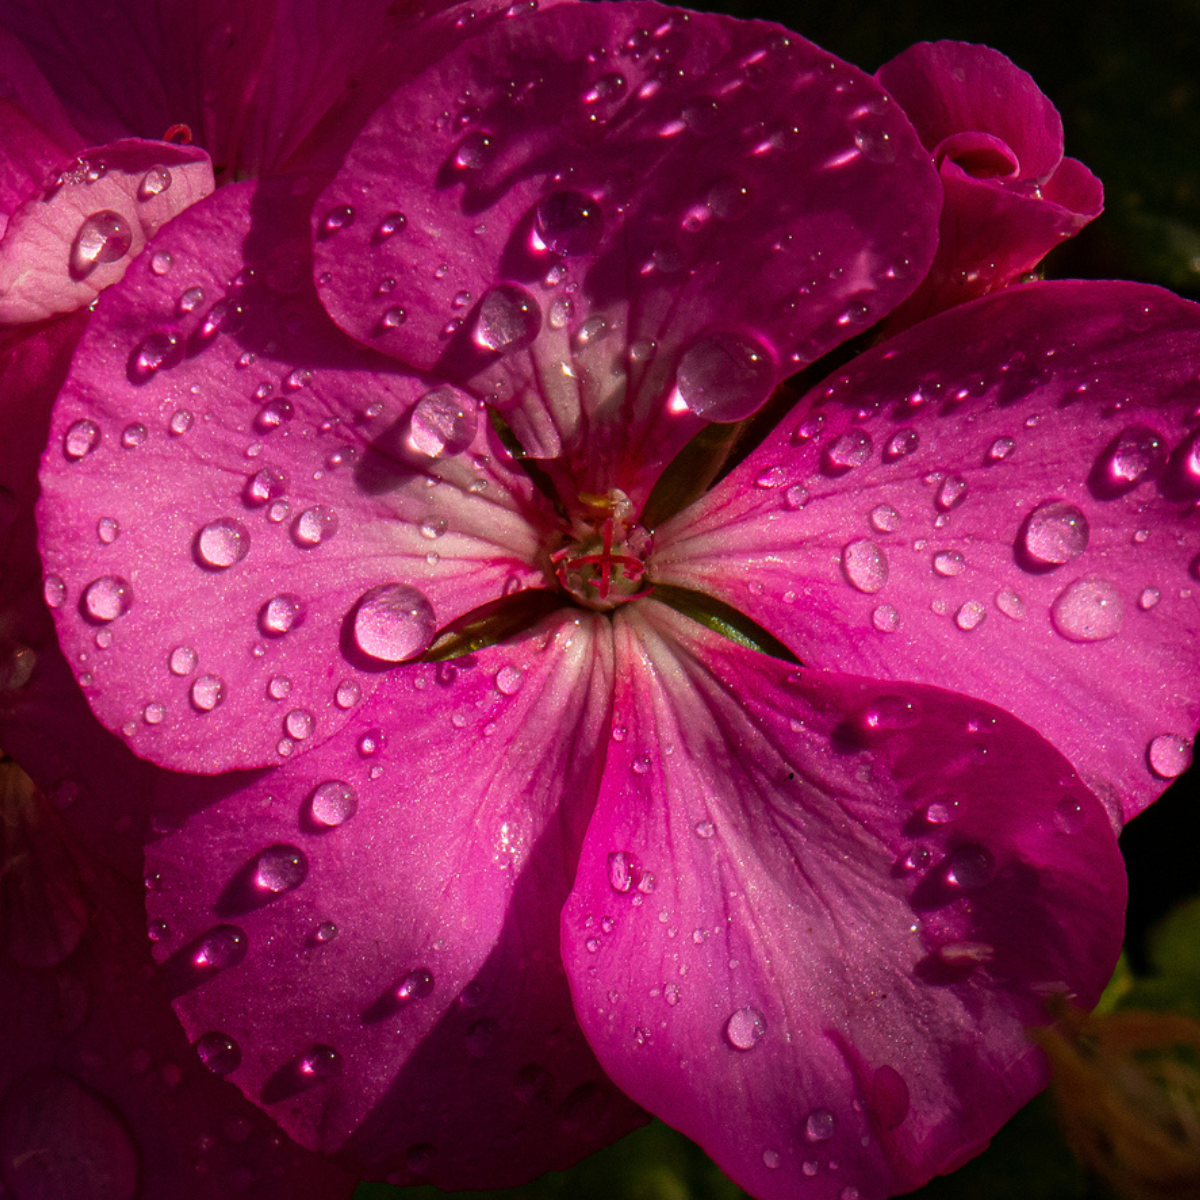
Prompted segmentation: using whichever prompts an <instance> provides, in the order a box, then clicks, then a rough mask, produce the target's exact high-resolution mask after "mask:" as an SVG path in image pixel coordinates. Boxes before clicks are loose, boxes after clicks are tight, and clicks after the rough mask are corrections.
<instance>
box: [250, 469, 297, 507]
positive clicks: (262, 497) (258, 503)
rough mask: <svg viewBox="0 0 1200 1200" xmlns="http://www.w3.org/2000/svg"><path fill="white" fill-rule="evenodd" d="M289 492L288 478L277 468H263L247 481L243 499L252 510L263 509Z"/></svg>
mask: <svg viewBox="0 0 1200 1200" xmlns="http://www.w3.org/2000/svg"><path fill="white" fill-rule="evenodd" d="M286 491H287V477H286V476H285V475H284V473H283V472H282V471H280V470H279V469H278V468H276V467H263V468H262V469H261V470H259V471H256V472H255V473H254V474H253V475H251V476H250V477H249V478H248V479H247V480H246V485H245V487H243V488H242V499H243V500H244V501H245V502H246V503H247V504H248V505H250V507H251V508H261V507H262V506H263V505H264V504H270V503H271V501H272V500H278V499H279V497H280V496H282V495H283V494H284V492H286Z"/></svg>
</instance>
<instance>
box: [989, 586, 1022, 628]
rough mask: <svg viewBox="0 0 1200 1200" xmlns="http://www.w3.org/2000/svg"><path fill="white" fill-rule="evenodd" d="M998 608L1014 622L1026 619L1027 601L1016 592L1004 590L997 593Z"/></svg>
mask: <svg viewBox="0 0 1200 1200" xmlns="http://www.w3.org/2000/svg"><path fill="white" fill-rule="evenodd" d="M996 607H997V608H998V609H999V610H1000V611H1001V612H1002V613H1003V614H1004V615H1005V616H1006V617H1008V618H1010V619H1011V620H1013V621H1023V620H1024V619H1025V601H1024V600H1022V599H1021V597H1020V596H1018V595H1017V593H1016V592H1014V591H1010V590H1009V589H1008V588H1004V589H1002V590H1001V591H999V592H997V593H996Z"/></svg>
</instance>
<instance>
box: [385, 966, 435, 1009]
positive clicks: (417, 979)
mask: <svg viewBox="0 0 1200 1200" xmlns="http://www.w3.org/2000/svg"><path fill="white" fill-rule="evenodd" d="M433 984H434V979H433V972H432V971H430V970H429V968H428V967H417V968H416V970H413V971H409V972H408V974H407V975H405V976H404V978H403V979H401V980H400V982H399V983H398V984H397V985H396V990H395V991H394V992H393V995H394V996H395V999H396V1002H397V1003H398V1004H409V1003H411V1002H412V1001H413V1000H423V999H424V998H425V997H426V996H428V995H429V994H430V993H431V992H432V991H433Z"/></svg>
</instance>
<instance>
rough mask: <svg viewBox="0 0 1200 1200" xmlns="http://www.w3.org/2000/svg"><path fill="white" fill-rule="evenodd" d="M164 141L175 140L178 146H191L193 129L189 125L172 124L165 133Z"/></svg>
mask: <svg viewBox="0 0 1200 1200" xmlns="http://www.w3.org/2000/svg"><path fill="white" fill-rule="evenodd" d="M162 140H163V141H164V142H174V143H175V145H177V146H190V145H191V144H192V130H191V126H189V125H172V126H171V128H170V129H168V130H167V132H166V133H164V134H163V136H162Z"/></svg>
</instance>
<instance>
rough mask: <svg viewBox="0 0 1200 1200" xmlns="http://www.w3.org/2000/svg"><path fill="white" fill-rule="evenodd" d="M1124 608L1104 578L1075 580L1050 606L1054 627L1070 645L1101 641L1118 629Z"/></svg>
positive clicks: (1118, 630) (1114, 590) (1117, 595)
mask: <svg viewBox="0 0 1200 1200" xmlns="http://www.w3.org/2000/svg"><path fill="white" fill-rule="evenodd" d="M1124 617H1125V606H1124V603H1123V602H1122V600H1121V596H1120V594H1119V593H1118V592H1117V589H1116V588H1115V587H1114V586H1113V585H1112V584H1111V583H1110V582H1109V581H1108V580H1107V579H1098V578H1090V579H1077V580H1076V581H1075V582H1074V583H1072V584H1070V585H1069V586H1068V587H1066V588H1064V589H1063V590H1062V591H1061V592H1059V594H1058V596H1056V597H1055V600H1054V603H1053V604H1052V605H1051V606H1050V619H1051V621H1052V622H1053V623H1054V628H1055V629H1057V630H1058V632H1059V633H1061V634H1062V636H1063V637H1065V638H1067V639H1068V640H1069V641H1072V642H1102V641H1105V640H1106V639H1107V638H1111V637H1115V636H1116V635H1117V634H1118V633H1119V632H1120V630H1121V625H1122V623H1123V621H1124Z"/></svg>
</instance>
